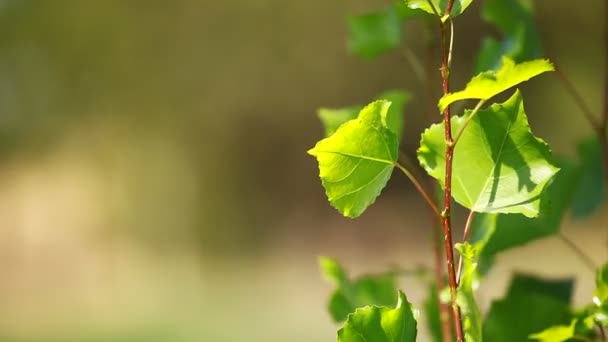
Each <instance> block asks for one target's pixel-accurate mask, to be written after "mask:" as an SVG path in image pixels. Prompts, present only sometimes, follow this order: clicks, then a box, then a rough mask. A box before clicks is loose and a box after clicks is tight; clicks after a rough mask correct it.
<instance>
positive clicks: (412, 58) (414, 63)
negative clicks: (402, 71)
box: [402, 47, 426, 84]
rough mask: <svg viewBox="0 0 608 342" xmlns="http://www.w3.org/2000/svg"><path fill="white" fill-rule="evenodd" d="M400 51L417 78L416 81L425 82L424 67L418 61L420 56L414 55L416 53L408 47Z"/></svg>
mask: <svg viewBox="0 0 608 342" xmlns="http://www.w3.org/2000/svg"><path fill="white" fill-rule="evenodd" d="M402 53H403V56H404V57H405V59H406V60H407V63H408V64H409V65H410V67H411V68H412V71H413V72H414V75H415V76H416V78H417V79H418V82H420V83H421V84H425V83H426V81H425V77H424V67H423V66H422V63H421V62H420V58H418V56H416V54H415V53H414V52H413V51H412V49H410V48H409V47H406V48H405V49H404V50H403V52H402Z"/></svg>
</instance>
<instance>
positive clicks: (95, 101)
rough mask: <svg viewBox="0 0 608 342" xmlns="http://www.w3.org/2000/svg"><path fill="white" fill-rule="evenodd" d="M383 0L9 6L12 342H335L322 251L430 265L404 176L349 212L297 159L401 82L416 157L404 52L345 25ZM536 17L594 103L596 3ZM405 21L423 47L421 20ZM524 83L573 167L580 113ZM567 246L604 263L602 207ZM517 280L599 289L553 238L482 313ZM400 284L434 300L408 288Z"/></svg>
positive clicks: (2, 322) (1, 143)
mask: <svg viewBox="0 0 608 342" xmlns="http://www.w3.org/2000/svg"><path fill="white" fill-rule="evenodd" d="M480 2H481V1H477V2H476V3H475V4H474V5H473V6H472V7H471V9H470V10H469V11H468V12H467V13H466V14H465V15H463V16H462V17H459V18H458V19H457V21H456V25H457V26H456V27H457V35H456V41H455V44H456V48H455V56H454V63H455V71H454V86H455V87H461V86H463V85H464V83H465V81H466V79H467V77H468V75H470V74H471V69H472V65H473V62H474V56H475V51H476V50H477V49H478V47H479V45H480V43H481V37H482V36H483V35H484V34H485V33H487V32H489V31H491V30H492V28H491V27H489V26H487V25H486V24H484V23H483V22H482V21H481V20H480V19H479V3H480ZM384 5H386V1H383V0H350V1H346V0H337V1H288V2H286V1H281V0H232V1H210V0H146V1H137V0H86V1H83V0H52V1H51V0H46V1H45V0H2V1H0V340H2V341H209V342H233V341H256V342H257V341H292V342H300V341H301V342H310V341H332V340H334V336H335V330H336V326H335V325H333V324H332V323H331V322H330V319H329V316H328V315H327V313H326V311H325V300H326V298H327V296H328V295H329V292H330V289H331V287H330V285H328V284H326V283H325V282H324V281H323V280H322V278H321V277H320V276H319V275H318V270H317V256H319V255H331V256H334V257H337V258H338V259H339V260H341V261H342V262H343V263H344V264H345V265H346V266H347V267H348V268H349V269H350V270H351V271H352V273H353V274H355V275H356V274H361V273H362V272H374V271H382V270H384V269H386V267H387V266H389V265H400V266H402V267H405V268H413V267H416V266H418V265H431V254H430V244H431V243H430V241H431V234H430V231H429V229H428V214H427V211H426V208H425V207H424V203H423V202H422V201H421V200H419V199H418V197H417V196H416V194H415V193H414V191H413V188H412V187H411V186H410V184H408V182H407V181H406V180H404V179H402V177H399V176H397V175H396V177H394V179H393V180H392V181H391V183H390V185H389V187H388V188H387V189H386V190H385V191H384V196H383V197H382V198H381V199H380V200H379V201H378V202H377V203H376V204H375V205H374V206H373V207H372V208H371V209H370V210H369V211H368V212H366V213H365V215H364V216H363V217H361V218H360V219H357V220H348V219H345V218H343V217H341V216H340V215H339V214H338V213H337V212H336V211H335V210H333V209H332V208H331V207H330V206H329V205H328V204H327V202H326V199H325V196H324V193H323V189H322V187H321V185H320V182H319V179H318V177H317V173H318V171H317V169H316V163H315V161H314V159H313V158H311V157H310V156H308V155H306V153H305V151H306V150H307V149H308V148H310V147H312V146H313V144H314V143H315V142H316V141H317V140H318V139H320V138H321V137H322V134H323V131H322V127H321V125H320V123H319V122H318V120H317V117H316V109H317V108H318V107H321V106H330V107H340V106H345V105H351V104H358V103H362V102H365V101H367V100H368V99H370V98H371V97H373V96H374V95H376V94H378V93H380V92H381V91H383V90H385V89H388V88H400V89H406V90H409V91H410V92H412V93H413V94H414V95H415V96H416V99H415V100H414V101H413V102H412V103H411V105H410V106H409V107H408V110H407V118H406V122H407V127H406V131H405V136H406V138H405V140H404V142H403V143H404V146H405V147H406V150H409V151H413V150H414V149H415V148H416V146H417V143H418V140H419V134H420V132H421V131H422V129H423V128H424V126H425V125H426V124H427V121H426V120H427V118H428V116H427V114H426V109H425V108H427V107H426V105H425V101H424V98H423V94H424V89H423V87H422V86H421V84H420V83H419V82H418V81H417V79H416V78H415V77H414V74H413V71H412V69H411V68H410V67H409V66H408V64H407V63H406V60H405V59H404V57H403V55H402V54H400V53H398V52H396V53H393V54H389V55H386V56H383V57H381V58H379V59H377V60H375V61H373V62H368V61H363V60H360V59H358V58H356V57H353V56H350V55H349V53H348V51H347V49H346V45H345V41H346V24H345V19H346V17H347V16H348V15H353V14H361V13H364V12H365V11H367V10H369V9H374V8H379V7H382V6H384ZM535 5H536V13H537V21H538V26H539V29H540V30H541V32H542V34H543V36H544V39H545V44H546V50H547V52H548V55H549V56H550V57H551V58H552V59H553V60H554V61H556V62H558V63H559V65H560V66H561V67H562V69H563V70H564V71H565V73H566V74H567V75H568V76H569V77H570V78H571V79H572V80H573V82H574V83H575V84H576V86H577V88H579V89H580V90H581V91H582V92H583V93H584V94H585V97H586V100H587V102H588V103H589V104H590V105H591V107H592V109H593V110H594V111H595V112H599V111H600V110H601V101H602V89H603V84H602V77H601V75H602V70H603V68H604V64H605V62H606V59H607V58H606V56H605V55H604V53H603V52H602V44H601V42H602V36H601V30H600V27H601V20H602V19H604V18H601V16H600V15H599V13H602V11H601V7H602V6H603V3H602V2H601V1H583V2H582V3H580V4H578V3H576V4H575V3H574V2H571V1H537V2H536V3H535ZM406 30H407V32H406V33H405V35H406V40H407V42H408V44H409V45H410V46H411V47H412V50H413V51H422V49H423V46H424V35H423V34H421V32H420V27H418V26H416V25H411V27H410V26H407V27H406ZM421 58H426V57H424V54H422V55H421ZM436 60H437V61H438V57H437V59H436ZM524 88H525V89H524V94H525V96H526V99H527V102H526V107H527V111H528V114H529V116H530V121H531V124H532V127H533V129H534V130H535V132H536V133H537V135H539V136H541V137H543V138H544V139H546V140H547V141H548V142H549V143H550V144H551V146H552V147H553V149H554V151H555V152H556V153H558V154H562V155H566V156H574V153H575V149H574V146H575V143H576V142H577V141H578V140H580V139H581V138H583V137H585V136H587V135H589V134H591V130H590V129H589V127H588V125H587V124H586V122H585V120H584V119H583V116H582V114H581V113H580V111H579V110H578V109H577V107H576V106H575V105H574V103H573V102H572V101H571V100H570V98H569V97H568V96H567V95H566V93H565V92H564V90H563V88H562V87H560V85H559V83H558V82H557V81H556V79H555V78H554V77H552V76H543V77H540V78H538V79H535V81H534V82H531V83H530V84H527V85H525V86H524ZM436 90H437V91H439V83H438V82H437V89H436ZM438 119H439V118H438ZM457 216H458V217H457V220H462V219H463V217H462V216H463V215H462V214H458V215H457ZM564 234H565V235H567V236H569V237H570V238H572V239H573V240H574V241H576V243H577V244H579V245H580V246H582V247H584V248H585V249H586V250H587V251H588V253H589V254H590V256H591V257H592V258H594V260H596V262H598V263H599V262H601V261H603V260H605V259H606V258H607V256H608V248H607V244H608V210H606V207H604V208H603V209H602V210H600V214H599V215H596V216H595V217H594V218H591V219H586V220H580V221H574V220H572V219H569V218H567V219H566V224H565V226H564ZM457 236H460V234H458V235H457ZM531 261H534V262H531ZM516 270H517V271H527V272H537V273H539V274H542V275H546V276H551V277H563V276H571V275H574V276H578V282H577V286H576V295H575V299H576V301H577V302H579V303H586V302H587V301H588V299H587V298H588V297H589V294H590V293H591V291H592V289H593V274H591V273H590V272H589V271H587V270H586V269H585V268H584V267H583V265H582V264H581V262H580V261H579V260H578V259H576V257H575V255H574V254H573V253H572V252H571V251H570V250H568V249H567V248H566V247H565V246H564V245H563V244H562V243H561V242H560V241H559V240H557V239H553V238H549V239H544V240H541V241H538V242H534V243H532V244H529V245H528V246H526V247H523V248H520V249H517V250H514V251H511V252H507V253H504V254H501V255H500V257H499V258H498V262H497V265H496V266H495V267H494V269H493V270H492V271H491V272H490V274H489V276H488V279H487V280H486V281H485V282H486V283H485V284H484V287H483V288H482V291H481V292H480V301H481V304H482V306H483V307H487V305H488V304H489V302H490V300H491V299H492V298H494V297H497V296H500V295H501V294H502V293H503V291H504V289H505V287H506V286H507V284H508V280H509V277H510V275H511V274H512V272H513V271H516ZM401 285H402V286H401V287H402V288H403V289H404V290H405V291H406V292H407V293H408V296H409V297H410V298H411V300H412V301H413V302H414V303H416V304H418V303H420V302H421V301H422V300H423V297H424V291H423V289H422V288H420V287H419V285H418V282H417V280H416V279H409V278H407V277H406V278H405V279H403V281H402V283H401ZM422 340H424V336H423V339H422Z"/></svg>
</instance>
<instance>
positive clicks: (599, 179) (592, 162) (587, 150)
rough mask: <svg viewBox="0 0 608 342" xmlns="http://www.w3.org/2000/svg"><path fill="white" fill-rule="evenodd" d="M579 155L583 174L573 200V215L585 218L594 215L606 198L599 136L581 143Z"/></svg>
mask: <svg viewBox="0 0 608 342" xmlns="http://www.w3.org/2000/svg"><path fill="white" fill-rule="evenodd" d="M578 155H579V158H580V170H581V174H580V178H579V183H578V187H577V189H576V192H575V194H574V199H573V200H572V216H574V217H575V218H583V217H588V216H591V215H593V213H595V211H597V210H598V209H599V208H601V206H602V204H603V203H604V201H605V199H606V185H605V184H606V182H605V178H604V172H605V171H604V166H603V163H602V160H603V159H602V158H603V156H602V148H601V145H600V143H599V141H598V139H597V137H594V138H592V139H588V140H585V141H583V142H581V143H579V144H578ZM606 172H608V170H606Z"/></svg>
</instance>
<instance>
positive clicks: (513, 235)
mask: <svg viewBox="0 0 608 342" xmlns="http://www.w3.org/2000/svg"><path fill="white" fill-rule="evenodd" d="M558 166H559V167H560V171H559V173H558V174H557V175H555V177H554V178H553V180H552V181H551V182H550V184H549V185H547V187H546V189H545V190H544V191H543V193H542V194H541V198H540V206H539V207H540V213H539V215H538V217H535V218H529V217H526V216H524V215H516V214H482V215H477V216H476V217H475V220H474V221H473V228H472V231H473V236H474V237H475V236H476V235H477V234H485V232H486V231H488V230H491V232H492V233H491V235H490V236H489V237H488V241H487V244H486V246H485V248H484V250H483V257H484V258H491V257H492V256H493V255H495V254H497V253H498V252H502V251H504V250H507V249H510V248H514V247H518V246H521V245H524V244H526V243H529V242H531V241H534V240H537V239H540V238H544V237H547V236H551V235H553V234H556V233H557V232H558V231H559V228H560V226H561V223H562V221H563V217H564V215H565V213H566V211H567V209H568V206H569V204H570V199H571V198H572V194H573V192H574V189H575V186H576V184H577V180H578V174H579V173H578V172H577V168H576V166H575V165H574V164H573V163H570V162H566V161H560V162H559V163H558Z"/></svg>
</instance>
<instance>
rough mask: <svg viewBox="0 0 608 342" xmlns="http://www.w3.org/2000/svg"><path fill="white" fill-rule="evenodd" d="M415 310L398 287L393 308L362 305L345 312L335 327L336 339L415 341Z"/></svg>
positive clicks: (343, 341)
mask: <svg viewBox="0 0 608 342" xmlns="http://www.w3.org/2000/svg"><path fill="white" fill-rule="evenodd" d="M416 315H417V312H416V311H415V310H414V308H413V306H412V305H411V304H410V303H409V302H408V301H407V298H406V297H405V294H403V292H401V291H399V299H398V301H397V306H396V307H395V309H390V308H387V307H377V306H366V307H364V308H359V309H357V310H356V311H355V313H353V314H350V315H348V320H347V321H346V323H345V324H344V327H343V328H342V329H340V330H339V331H338V342H413V341H416V334H417V329H416V317H415V316H416Z"/></svg>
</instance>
